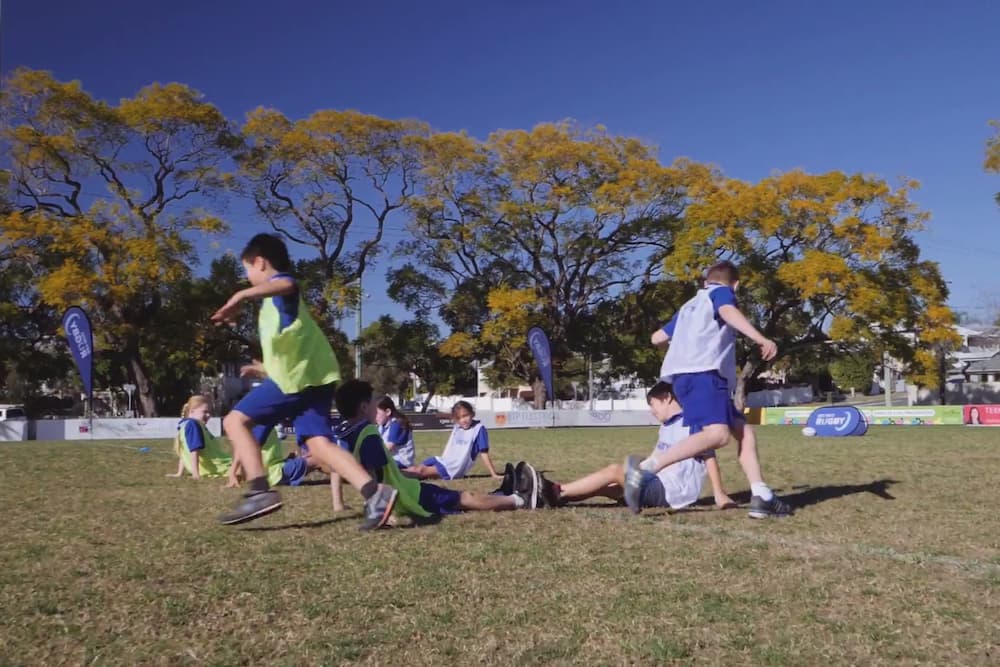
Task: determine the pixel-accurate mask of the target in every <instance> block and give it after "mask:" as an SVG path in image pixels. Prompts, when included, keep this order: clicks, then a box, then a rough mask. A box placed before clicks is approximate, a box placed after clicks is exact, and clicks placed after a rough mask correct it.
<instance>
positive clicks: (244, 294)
mask: <svg viewBox="0 0 1000 667" xmlns="http://www.w3.org/2000/svg"><path fill="white" fill-rule="evenodd" d="M294 291H295V283H294V282H293V281H292V280H291V279H290V278H278V279H276V280H269V281H267V282H266V283H262V284H260V285H254V286H253V287H248V288H246V289H241V290H240V291H239V292H237V293H236V294H234V295H232V296H231V297H229V301H226V303H225V304H224V305H223V306H222V308H219V309H218V310H217V311H215V313H214V314H213V315H212V321H213V322H219V323H221V322H235V321H236V316H237V315H238V313H239V305H240V303H242V302H243V301H247V300H249V299H264V298H267V297H269V296H284V295H286V294H291V293H292V292H294Z"/></svg>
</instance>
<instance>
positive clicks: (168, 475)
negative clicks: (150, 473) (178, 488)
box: [167, 472, 184, 477]
mask: <svg viewBox="0 0 1000 667" xmlns="http://www.w3.org/2000/svg"><path fill="white" fill-rule="evenodd" d="M183 474H184V473H181V472H168V473H167V477H180V476H181V475H183Z"/></svg>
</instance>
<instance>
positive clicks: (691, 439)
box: [625, 262, 792, 519]
mask: <svg viewBox="0 0 1000 667" xmlns="http://www.w3.org/2000/svg"><path fill="white" fill-rule="evenodd" d="M738 285H739V272H738V270H737V268H736V266H735V265H734V264H733V263H732V262H719V263H717V264H715V265H713V266H712V267H710V268H709V269H708V272H707V273H706V275H705V287H704V289H701V290H699V291H698V293H697V294H696V295H695V296H694V298H693V299H691V300H690V301H688V302H687V303H685V304H684V305H683V306H681V309H680V310H679V311H678V312H677V314H675V315H674V317H673V318H672V319H671V320H670V321H669V322H668V323H667V324H666V326H664V327H663V329H662V330H660V331H657V332H655V333H654V334H653V336H652V343H653V344H654V345H657V346H663V345H666V344H667V343H668V342H669V347H668V348H667V354H666V356H665V357H664V359H663V366H662V369H661V371H660V379H661V380H664V381H666V382H670V383H672V384H673V387H674V395H675V396H676V397H677V400H678V402H679V403H680V404H681V408H682V409H683V410H684V425H685V426H687V427H689V428H690V429H691V435H689V436H688V437H686V438H684V439H683V440H681V441H680V442H678V443H677V444H676V445H674V446H673V447H670V448H669V449H667V450H664V451H662V452H657V453H655V454H654V455H653V456H652V457H650V458H648V459H646V460H645V461H643V462H641V463H640V462H639V460H638V457H634V456H630V457H628V458H627V459H626V460H625V502H626V503H627V504H628V506H629V508H630V509H631V510H632V511H633V512H634V513H638V512H640V511H641V509H642V508H641V491H642V485H643V484H644V482H645V481H647V480H648V479H649V477H650V473H653V474H655V473H658V472H659V471H660V470H662V469H663V468H665V467H667V466H668V465H671V464H673V463H677V462H678V461H684V460H685V459H689V458H691V457H693V456H697V455H699V454H703V453H704V452H707V451H709V450H713V449H718V448H719V447H723V446H725V445H726V444H728V443H729V437H730V435H732V436H733V437H735V438H736V440H737V442H739V443H740V445H739V447H740V449H739V460H740V466H741V467H742V468H743V472H744V474H745V475H746V477H747V481H749V482H750V492H751V494H752V497H751V499H750V517H751V518H753V519H763V518H767V517H776V516H787V515H789V514H791V513H792V508H791V507H790V506H789V505H788V504H787V503H785V502H783V501H782V500H781V499H780V498H778V497H777V496H776V495H774V492H773V491H771V489H770V487H768V486H767V484H765V483H764V480H763V478H762V477H761V472H760V462H759V460H758V458H757V446H756V440H755V438H754V437H753V436H752V434H747V433H746V432H745V431H746V429H747V428H748V427H747V426H746V422H745V421H744V420H743V417H742V415H740V414H739V413H738V412H737V411H736V407H735V406H734V405H733V402H732V398H731V394H730V386H731V385H735V381H736V332H737V331H739V332H740V333H742V334H743V335H745V336H747V337H748V338H750V339H751V340H752V341H753V342H754V343H756V344H757V345H759V346H760V350H761V355H762V356H763V358H764V360H765V361H770V360H771V359H773V358H774V357H775V355H777V353H778V347H777V345H775V343H774V341H772V340H769V339H768V338H766V337H765V336H764V335H763V334H761V333H760V332H759V331H757V329H756V328H755V327H754V326H753V325H752V324H751V323H750V321H749V320H747V318H746V317H745V316H744V315H743V313H741V312H740V310H739V308H737V307H736V295H735V289H736V288H737V286H738Z"/></svg>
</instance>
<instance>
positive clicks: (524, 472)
mask: <svg viewBox="0 0 1000 667" xmlns="http://www.w3.org/2000/svg"><path fill="white" fill-rule="evenodd" d="M538 491H539V490H538V473H537V472H535V469H534V468H533V467H532V466H531V464H530V463H525V462H524V461H518V463H517V466H515V468H514V493H516V494H517V495H519V496H521V498H522V499H523V500H524V509H526V510H533V509H538V496H539V493H538Z"/></svg>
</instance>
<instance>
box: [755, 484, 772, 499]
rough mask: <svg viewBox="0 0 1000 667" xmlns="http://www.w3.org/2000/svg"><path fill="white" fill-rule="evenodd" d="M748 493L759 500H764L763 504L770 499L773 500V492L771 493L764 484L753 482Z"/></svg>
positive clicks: (769, 488)
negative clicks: (758, 497) (759, 498)
mask: <svg viewBox="0 0 1000 667" xmlns="http://www.w3.org/2000/svg"><path fill="white" fill-rule="evenodd" d="M750 493H752V494H753V495H755V496H760V497H761V499H762V500H764V501H765V502H767V501H768V500H770V499H771V498H774V492H773V491H771V487H769V486H768V485H767V484H765V483H764V482H754V483H753V484H751V485H750Z"/></svg>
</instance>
